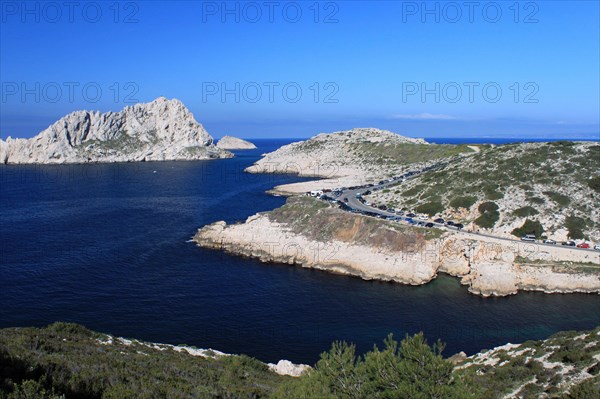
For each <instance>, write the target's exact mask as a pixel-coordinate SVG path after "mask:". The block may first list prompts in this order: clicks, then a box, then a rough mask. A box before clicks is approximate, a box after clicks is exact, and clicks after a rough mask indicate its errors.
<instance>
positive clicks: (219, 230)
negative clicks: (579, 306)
mask: <svg viewBox="0 0 600 399" xmlns="http://www.w3.org/2000/svg"><path fill="white" fill-rule="evenodd" d="M311 201H316V200H312V199H310V198H290V200H288V204H286V205H285V206H284V207H282V208H279V209H278V210H275V211H273V212H269V213H263V214H257V215H255V216H252V217H250V218H248V220H246V222H245V223H243V224H234V225H227V224H226V223H225V222H216V223H213V224H211V225H209V226H205V227H203V228H201V229H199V230H198V232H197V233H196V235H195V236H194V241H195V242H196V243H197V244H198V245H200V246H202V247H206V248H213V249H219V250H224V251H226V252H229V253H233V254H237V255H242V256H248V257H252V258H257V259H260V260H261V261H263V262H277V263H286V264H291V265H300V266H302V267H308V268H314V269H320V270H325V271H329V272H332V273H340V274H348V275H353V276H357V277H361V278H363V279H366V280H371V279H377V280H387V281H395V282H399V283H404V284H414V285H419V284H425V283H427V282H429V281H431V280H432V279H433V278H435V277H436V276H437V273H438V272H445V273H448V274H451V275H454V276H457V277H460V278H461V282H462V283H463V284H465V285H467V286H468V287H469V292H471V293H473V294H478V295H482V296H504V295H510V294H515V293H517V292H518V291H519V290H536V291H545V292H588V293H600V270H599V269H600V260H599V259H598V256H597V254H595V253H591V252H590V253H588V252H585V251H584V252H582V251H578V252H572V251H570V250H568V249H566V248H560V247H557V248H546V247H544V248H543V249H542V248H540V249H538V250H537V251H532V249H531V247H530V246H519V245H516V246H515V245H514V243H510V242H506V241H503V240H499V239H493V238H487V237H478V236H469V235H468V234H463V235H461V234H458V233H456V234H451V233H443V234H442V233H440V235H439V236H436V235H434V234H432V233H431V230H426V229H421V228H412V227H408V226H406V227H399V226H398V227H396V226H394V225H393V223H391V222H385V221H379V220H374V219H372V218H368V217H365V216H361V215H353V214H350V213H347V212H343V211H341V210H338V209H335V208H331V207H325V208H323V207H320V208H318V209H317V210H315V208H314V204H313V203H311ZM311 207H313V208H311ZM300 214H303V215H304V216H303V217H299V216H298V215H300ZM426 234H432V235H429V236H427V235H426ZM472 237H477V238H472ZM569 262H570V263H569Z"/></svg>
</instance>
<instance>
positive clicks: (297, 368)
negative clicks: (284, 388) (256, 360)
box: [268, 360, 311, 377]
mask: <svg viewBox="0 0 600 399" xmlns="http://www.w3.org/2000/svg"><path fill="white" fill-rule="evenodd" d="M268 366H269V369H270V370H271V371H273V372H275V373H277V374H279V375H289V376H292V377H300V376H301V375H302V374H304V373H306V372H307V371H308V370H310V369H311V367H310V366H308V365H306V364H294V363H292V362H290V361H289V360H280V361H279V362H277V364H273V363H269V364H268Z"/></svg>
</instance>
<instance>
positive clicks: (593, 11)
mask: <svg viewBox="0 0 600 399" xmlns="http://www.w3.org/2000/svg"><path fill="white" fill-rule="evenodd" d="M275 3H276V4H275V5H273V6H269V3H268V2H262V1H257V2H228V3H224V2H221V1H217V2H212V1H209V2H192V1H182V2H169V3H162V2H159V1H135V2H120V3H115V2H112V1H110V2H79V5H77V6H69V5H68V4H69V3H68V2H52V3H44V2H13V1H2V2H1V5H2V9H1V18H2V20H1V25H0V29H1V31H0V33H1V34H0V59H1V63H0V77H1V79H0V80H1V82H2V96H1V97H2V98H1V99H0V101H1V102H0V106H1V109H0V136H1V137H2V138H6V137H7V136H13V137H31V136H33V135H35V134H37V133H38V132H39V131H41V130H43V129H44V128H46V127H47V126H48V125H50V124H51V123H52V122H54V121H55V120H57V119H59V118H60V117H61V116H63V115H65V114H67V113H69V112H71V111H74V110H78V109H93V110H100V111H109V110H110V111H118V110H120V109H121V108H123V107H124V106H125V105H128V104H130V103H132V102H137V101H139V102H146V101H151V100H152V99H154V98H156V97H158V96H165V97H168V98H178V99H180V100H181V101H183V103H184V104H186V105H187V106H188V107H189V108H190V109H191V110H192V112H193V113H194V115H195V116H196V119H197V120H198V121H200V122H201V123H203V124H204V126H205V127H206V128H207V130H208V131H209V132H210V133H211V134H212V135H213V136H215V137H220V136H222V135H225V134H230V135H236V136H239V137H247V138H258V137H264V138H268V137H308V136H312V135H314V134H316V133H319V132H328V131H335V130H343V129H349V128H352V127H367V126H369V127H371V126H372V127H379V128H385V129H389V130H393V131H395V132H397V133H400V134H405V135H409V136H420V137H423V136H424V137H433V136H442V137H444V136H445V137H447V136H486V137H490V136H492V137H493V136H507V137H532V138H533V137H534V138H544V137H548V138H555V137H567V138H570V137H572V138H575V137H577V138H599V134H600V133H599V132H600V126H599V125H600V111H599V110H600V77H599V75H600V72H599V70H600V54H599V52H600V46H599V43H600V37H599V35H600V25H599V19H600V9H599V2H597V1H582V2H575V1H568V2H561V1H540V2H513V1H509V2H485V1H484V2H476V5H475V6H474V8H472V9H469V8H468V6H466V5H465V3H464V2H427V3H423V2H421V1H418V2H406V1H404V2H403V1H396V2H393V1H389V2H359V1H341V2H317V3H315V2H312V1H310V2H285V1H279V2H275ZM48 4H52V5H50V6H49V5H48ZM515 4H516V5H517V7H515ZM270 7H272V8H270ZM259 13H260V15H259ZM98 89H99V90H100V91H98ZM270 97H271V98H270Z"/></svg>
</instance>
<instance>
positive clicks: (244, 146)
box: [217, 136, 256, 150]
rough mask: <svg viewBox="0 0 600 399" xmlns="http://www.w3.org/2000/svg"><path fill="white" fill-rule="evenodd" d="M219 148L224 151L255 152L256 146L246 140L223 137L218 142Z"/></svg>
mask: <svg viewBox="0 0 600 399" xmlns="http://www.w3.org/2000/svg"><path fill="white" fill-rule="evenodd" d="M217 147H218V148H221V149H223V150H253V149H255V148H256V146H255V145H254V144H253V143H251V142H249V141H246V140H242V139H238V138H237V137H232V136H223V137H221V138H220V139H219V141H218V142H217Z"/></svg>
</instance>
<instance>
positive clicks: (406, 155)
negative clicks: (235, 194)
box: [194, 128, 600, 296]
mask: <svg viewBox="0 0 600 399" xmlns="http://www.w3.org/2000/svg"><path fill="white" fill-rule="evenodd" d="M598 148H600V146H598V145H597V144H596V143H573V142H557V143H524V144H515V145H503V146H492V145H477V146H475V145H439V144H430V143H427V142H425V141H424V140H421V139H410V138H406V137H402V136H400V135H397V134H395V133H392V132H388V131H381V130H378V129H372V128H369V129H353V130H350V131H345V132H336V133H332V134H319V135H317V136H315V137H313V138H311V139H309V140H306V141H303V142H297V143H292V144H290V145H287V146H284V147H282V148H280V149H278V150H276V151H274V152H272V153H269V154H266V155H265V156H264V157H263V158H262V159H261V160H259V161H258V162H256V163H255V164H254V165H252V166H250V167H249V168H248V169H247V171H248V172H251V173H295V174H298V175H301V176H314V177H320V178H321V179H320V180H314V181H308V182H303V183H295V184H290V185H285V186H279V187H276V188H275V189H274V190H273V191H274V192H276V193H280V194H286V195H290V196H291V197H290V198H289V199H288V201H287V203H286V205H284V206H283V207H281V208H279V209H276V210H273V211H271V212H265V213H259V214H257V215H254V216H251V217H250V218H248V219H247V220H246V221H245V222H244V223H241V224H239V223H238V224H231V225H229V224H226V223H225V222H216V223H213V224H211V225H209V226H205V227H203V228H201V229H199V230H198V232H197V234H196V235H195V236H194V241H195V242H196V243H197V244H198V245H200V246H203V247H207V248H213V249H219V250H224V251H227V252H230V253H233V254H238V255H242V256H249V257H253V258H257V259H260V260H262V261H265V262H277V263H287V264H295V265H300V266H302V267H309V268H315V269H321V270H326V271H329V272H333V273H342V274H348V275H354V276H357V277H361V278H363V279H368V280H370V279H377V280H387V281H395V282H399V283H404V284H413V285H418V284H425V283H427V282H429V281H431V280H432V279H434V278H435V277H436V276H437V274H438V273H448V274H450V275H453V276H457V277H459V278H461V282H462V283H463V284H465V285H467V286H468V289H469V292H471V293H474V294H478V295H483V296H503V295H509V294H515V293H517V292H518V291H519V290H537V291H544V292H548V293H554V292H562V293H566V292H586V293H600V253H599V252H598V251H597V250H594V248H593V245H594V244H593V242H592V243H591V245H590V244H587V246H586V245H583V244H584V243H586V241H590V240H592V241H596V242H597V241H598V240H600V237H598V236H597V234H598V225H597V223H598V222H597V221H598V220H599V219H598V217H597V216H598V208H597V206H596V205H594V204H597V201H598V199H599V195H598V187H597V184H596V181H597V179H598V176H600V160H599V157H597V156H596V155H597V154H598ZM510 165H515V166H513V167H510ZM569 170H571V171H572V170H578V171H579V172H580V173H569ZM486 176H487V177H490V179H486ZM534 205H535V207H534ZM525 236H527V237H528V238H527V240H526V241H522V240H521V239H522V237H525ZM530 237H531V238H530ZM559 240H561V241H564V244H566V245H560V243H558V241H559ZM566 240H570V241H566ZM573 240H574V241H573ZM571 245H572V246H571ZM576 245H579V247H580V248H577V247H576Z"/></svg>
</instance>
